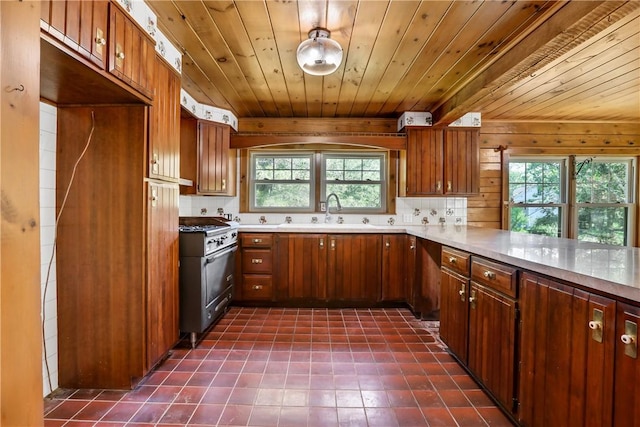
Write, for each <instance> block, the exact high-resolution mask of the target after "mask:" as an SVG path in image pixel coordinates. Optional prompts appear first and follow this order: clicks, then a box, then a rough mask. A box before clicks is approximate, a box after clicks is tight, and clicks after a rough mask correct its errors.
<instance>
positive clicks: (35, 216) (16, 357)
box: [0, 1, 43, 427]
mask: <svg viewBox="0 0 640 427" xmlns="http://www.w3.org/2000/svg"><path fill="white" fill-rule="evenodd" d="M39 20H40V3H39V2H35V1H23V2H18V1H0V52H2V56H1V57H0V87H2V90H1V91H0V117H1V120H2V125H1V126H0V190H1V193H2V206H1V208H2V219H1V222H0V240H1V244H0V329H1V333H0V337H1V338H0V406H1V408H0V414H1V418H0V425H1V426H34V427H35V426H42V425H43V401H42V341H41V334H40V330H41V329H40V209H39V196H38V195H39V178H38V176H39V171H38V156H39V154H38V153H39V138H38V128H39V126H38V120H39V99H40V77H39V70H40V66H39V61H40V58H39V55H40V48H39V46H40V37H39Z"/></svg>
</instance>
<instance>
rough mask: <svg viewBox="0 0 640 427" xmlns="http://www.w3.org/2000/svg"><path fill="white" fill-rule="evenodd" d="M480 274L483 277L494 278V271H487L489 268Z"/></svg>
mask: <svg viewBox="0 0 640 427" xmlns="http://www.w3.org/2000/svg"><path fill="white" fill-rule="evenodd" d="M482 275H483V276H484V277H486V278H487V279H491V280H493V279H495V278H496V273H494V272H493V271H489V270H487V271H485V272H484V273H482Z"/></svg>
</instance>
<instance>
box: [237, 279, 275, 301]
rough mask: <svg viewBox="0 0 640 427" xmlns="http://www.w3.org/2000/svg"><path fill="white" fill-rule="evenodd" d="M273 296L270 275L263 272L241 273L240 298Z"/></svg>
mask: <svg viewBox="0 0 640 427" xmlns="http://www.w3.org/2000/svg"><path fill="white" fill-rule="evenodd" d="M272 298H273V285H272V282H271V276H270V275H265V274H243V275H242V299H244V300H270V299H272Z"/></svg>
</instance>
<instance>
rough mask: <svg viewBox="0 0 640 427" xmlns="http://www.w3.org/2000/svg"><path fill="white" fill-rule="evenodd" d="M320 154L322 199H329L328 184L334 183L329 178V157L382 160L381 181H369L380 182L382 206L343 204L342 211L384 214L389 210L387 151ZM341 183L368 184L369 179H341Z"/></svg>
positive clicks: (323, 152) (324, 152) (345, 212)
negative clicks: (355, 206)
mask: <svg viewBox="0 0 640 427" xmlns="http://www.w3.org/2000/svg"><path fill="white" fill-rule="evenodd" d="M319 154H320V159H319V160H320V163H321V166H320V176H319V179H318V184H319V185H320V200H323V201H325V200H327V184H328V183H332V182H333V181H328V180H327V171H326V166H327V162H326V160H327V159H332V158H333V159H336V158H339V159H348V158H354V159H356V158H358V159H362V158H377V159H379V160H380V178H381V179H380V180H379V181H369V182H371V183H379V184H380V207H379V208H366V207H361V208H349V207H346V206H344V203H343V206H342V210H341V211H340V212H341V213H344V214H357V213H362V214H382V213H386V212H387V193H388V188H387V187H388V186H389V179H388V176H389V174H388V172H387V169H388V168H387V163H388V160H389V155H388V153H387V152H377V151H348V152H346V151H343V152H340V151H322V152H320V153H319ZM340 183H341V184H356V185H357V184H366V183H367V181H348V180H344V181H340Z"/></svg>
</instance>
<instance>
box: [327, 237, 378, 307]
mask: <svg viewBox="0 0 640 427" xmlns="http://www.w3.org/2000/svg"><path fill="white" fill-rule="evenodd" d="M328 239H329V248H328V251H329V253H328V255H327V289H328V296H329V299H330V300H335V301H374V302H375V301H378V300H379V299H380V243H381V240H382V239H381V236H380V235H379V234H333V235H329V236H328Z"/></svg>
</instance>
